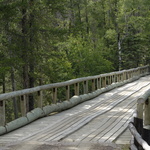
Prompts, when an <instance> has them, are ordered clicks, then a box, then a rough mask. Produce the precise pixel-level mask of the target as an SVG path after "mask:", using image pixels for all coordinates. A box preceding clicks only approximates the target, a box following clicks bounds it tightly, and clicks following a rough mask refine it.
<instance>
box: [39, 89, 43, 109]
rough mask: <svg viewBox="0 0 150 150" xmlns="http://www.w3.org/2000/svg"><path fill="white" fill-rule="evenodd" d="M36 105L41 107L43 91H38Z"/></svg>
mask: <svg viewBox="0 0 150 150" xmlns="http://www.w3.org/2000/svg"><path fill="white" fill-rule="evenodd" d="M38 107H39V108H42V107H43V91H38Z"/></svg>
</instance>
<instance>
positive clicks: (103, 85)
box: [102, 77, 106, 87]
mask: <svg viewBox="0 0 150 150" xmlns="http://www.w3.org/2000/svg"><path fill="white" fill-rule="evenodd" d="M102 87H106V77H103V78H102Z"/></svg>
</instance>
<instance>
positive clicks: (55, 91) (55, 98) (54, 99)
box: [53, 88, 57, 104]
mask: <svg viewBox="0 0 150 150" xmlns="http://www.w3.org/2000/svg"><path fill="white" fill-rule="evenodd" d="M53 103H54V104H56V103H57V88H53Z"/></svg>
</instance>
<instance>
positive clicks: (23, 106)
mask: <svg viewBox="0 0 150 150" xmlns="http://www.w3.org/2000/svg"><path fill="white" fill-rule="evenodd" d="M20 99H21V114H22V116H26V113H27V96H26V95H22V96H21V98H20Z"/></svg>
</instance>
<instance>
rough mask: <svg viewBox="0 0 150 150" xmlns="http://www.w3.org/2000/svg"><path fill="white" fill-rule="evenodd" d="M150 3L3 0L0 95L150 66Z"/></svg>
mask: <svg viewBox="0 0 150 150" xmlns="http://www.w3.org/2000/svg"><path fill="white" fill-rule="evenodd" d="M149 6H150V2H149V1H148V0H145V1H142V0H136V1H135V0H111V1H110V0H55V1H49V0H15V1H11V0H8V1H5V0H1V2H0V20H1V24H0V56H1V59H0V85H1V93H5V92H9V91H12V90H13V91H14V90H19V89H22V88H31V87H34V86H37V85H41V84H47V83H54V82H60V81H65V80H68V79H72V78H77V77H83V76H89V75H96V74H101V73H106V72H110V71H114V70H122V69H128V68H133V67H138V66H141V65H145V64H148V63H149V61H150V50H149V42H150V37H149V34H150V33H149V32H150V30H149V29H150V25H149V20H150V9H149ZM10 87H12V88H10Z"/></svg>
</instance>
